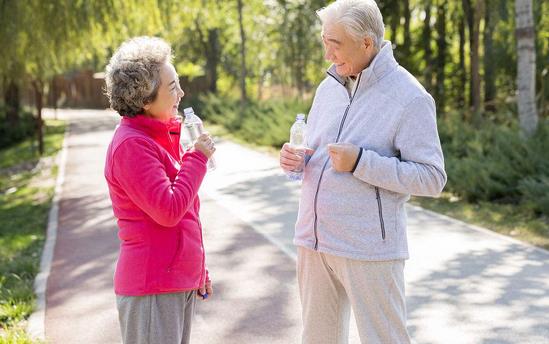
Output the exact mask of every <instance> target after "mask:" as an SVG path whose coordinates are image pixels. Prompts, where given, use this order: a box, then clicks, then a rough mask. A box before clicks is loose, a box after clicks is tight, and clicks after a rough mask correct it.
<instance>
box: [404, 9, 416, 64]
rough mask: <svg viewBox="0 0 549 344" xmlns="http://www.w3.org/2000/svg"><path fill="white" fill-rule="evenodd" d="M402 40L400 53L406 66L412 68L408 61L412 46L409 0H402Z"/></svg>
mask: <svg viewBox="0 0 549 344" xmlns="http://www.w3.org/2000/svg"><path fill="white" fill-rule="evenodd" d="M403 14H404V28H403V29H404V42H403V44H402V54H403V57H404V60H405V61H406V62H407V63H406V66H404V67H406V68H412V67H413V66H412V64H411V63H410V62H411V61H410V51H411V48H412V35H411V34H410V16H411V13H410V0H404V13H403Z"/></svg>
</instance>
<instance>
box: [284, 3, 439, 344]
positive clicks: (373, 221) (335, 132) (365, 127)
mask: <svg viewBox="0 0 549 344" xmlns="http://www.w3.org/2000/svg"><path fill="white" fill-rule="evenodd" d="M318 16H319V17H320V19H321V21H322V40H323V43H324V49H325V52H326V55H325V57H326V59H327V60H329V61H330V62H332V66H331V67H330V68H329V70H328V72H327V74H328V75H327V77H326V79H324V81H322V83H321V84H320V85H319V87H318V89H317V91H316V95H315V98H314V101H313V105H312V108H311V111H310V113H309V117H308V137H307V145H308V147H309V148H310V151H309V152H308V153H309V157H308V158H306V159H305V160H306V165H305V168H304V172H303V183H302V192H301V199H300V204H299V215H298V219H297V223H296V228H295V238H294V243H295V245H297V246H298V262H297V273H298V282H299V291H300V297H301V304H302V317H303V343H311V344H312V343H314V344H319V343H346V342H347V340H348V331H349V318H350V309H351V307H352V309H353V312H354V314H355V317H356V321H357V326H358V330H359V335H360V338H361V341H362V342H363V343H381V344H392V343H409V342H410V339H409V336H408V333H407V330H406V305H405V297H404V260H405V259H407V258H408V245H407V238H406V211H405V209H404V204H405V203H406V201H407V200H408V199H409V198H410V195H417V196H432V197H435V196H437V195H439V194H440V192H441V191H442V189H443V187H444V185H445V183H446V173H445V171H444V159H443V155H442V150H441V146H440V140H439V137H438V132H437V126H436V111H435V103H434V101H433V98H432V97H431V96H430V95H429V94H428V93H427V92H426V91H425V89H424V88H423V87H422V86H421V85H420V84H419V82H418V81H417V80H416V79H415V78H414V77H413V76H412V75H411V74H410V73H408V72H407V71H406V70H405V69H404V68H402V67H401V66H399V65H398V63H397V62H396V61H395V58H394V57H393V51H392V47H391V43H390V42H388V41H384V40H383V36H384V31H385V30H384V25H383V18H382V16H381V13H380V11H379V8H378V7H377V5H376V3H375V2H374V1H373V0H338V1H336V2H334V3H332V4H330V5H329V6H328V7H326V8H323V9H321V10H319V11H318ZM302 161H303V158H302V157H301V156H300V154H298V152H297V151H295V150H294V149H292V147H291V146H290V145H289V144H285V145H284V146H283V147H282V149H281V151H280V166H281V167H282V169H283V170H285V171H287V172H288V171H292V170H294V169H295V168H296V166H298V165H300V164H301V163H302Z"/></svg>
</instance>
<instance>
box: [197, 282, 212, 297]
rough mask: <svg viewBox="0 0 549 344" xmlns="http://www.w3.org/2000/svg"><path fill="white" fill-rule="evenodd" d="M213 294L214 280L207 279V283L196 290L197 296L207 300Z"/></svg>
mask: <svg viewBox="0 0 549 344" xmlns="http://www.w3.org/2000/svg"><path fill="white" fill-rule="evenodd" d="M212 294H213V289H212V281H206V283H205V284H204V285H203V286H202V287H200V288H198V290H197V291H196V297H198V298H202V300H206V299H207V298H208V297H209V296H211V295H212Z"/></svg>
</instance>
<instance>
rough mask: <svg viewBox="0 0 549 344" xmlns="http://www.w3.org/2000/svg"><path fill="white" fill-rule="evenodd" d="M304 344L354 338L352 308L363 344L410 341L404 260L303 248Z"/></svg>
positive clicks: (332, 343) (300, 277)
mask: <svg viewBox="0 0 549 344" xmlns="http://www.w3.org/2000/svg"><path fill="white" fill-rule="evenodd" d="M297 254H298V256H297V279H298V284H299V294H300V298H301V306H302V319H303V337H302V343H303V344H344V343H348V341H349V319H350V313H351V307H352V309H353V312H354V314H355V318H356V323H357V327H358V332H359V336H360V341H361V342H362V343H363V344H366V343H367V344H409V343H410V338H409V336H408V332H407V330H406V303H405V297H404V261H403V260H394V261H381V262H372V261H361V260H354V259H348V258H343V257H337V256H333V255H329V254H326V253H321V252H318V251H312V250H309V249H306V248H304V247H298V248H297Z"/></svg>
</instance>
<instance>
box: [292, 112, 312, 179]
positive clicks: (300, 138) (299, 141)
mask: <svg viewBox="0 0 549 344" xmlns="http://www.w3.org/2000/svg"><path fill="white" fill-rule="evenodd" d="M306 132H307V124H306V123H305V115H304V114H302V113H299V114H297V116H296V118H295V123H294V124H293V125H292V127H291V128H290V146H291V147H292V148H293V149H296V150H297V154H298V155H300V156H301V157H302V158H303V162H302V163H301V165H300V166H298V167H296V168H295V169H294V170H293V171H290V172H288V177H289V178H290V179H291V180H302V179H303V168H304V167H305V135H306Z"/></svg>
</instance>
